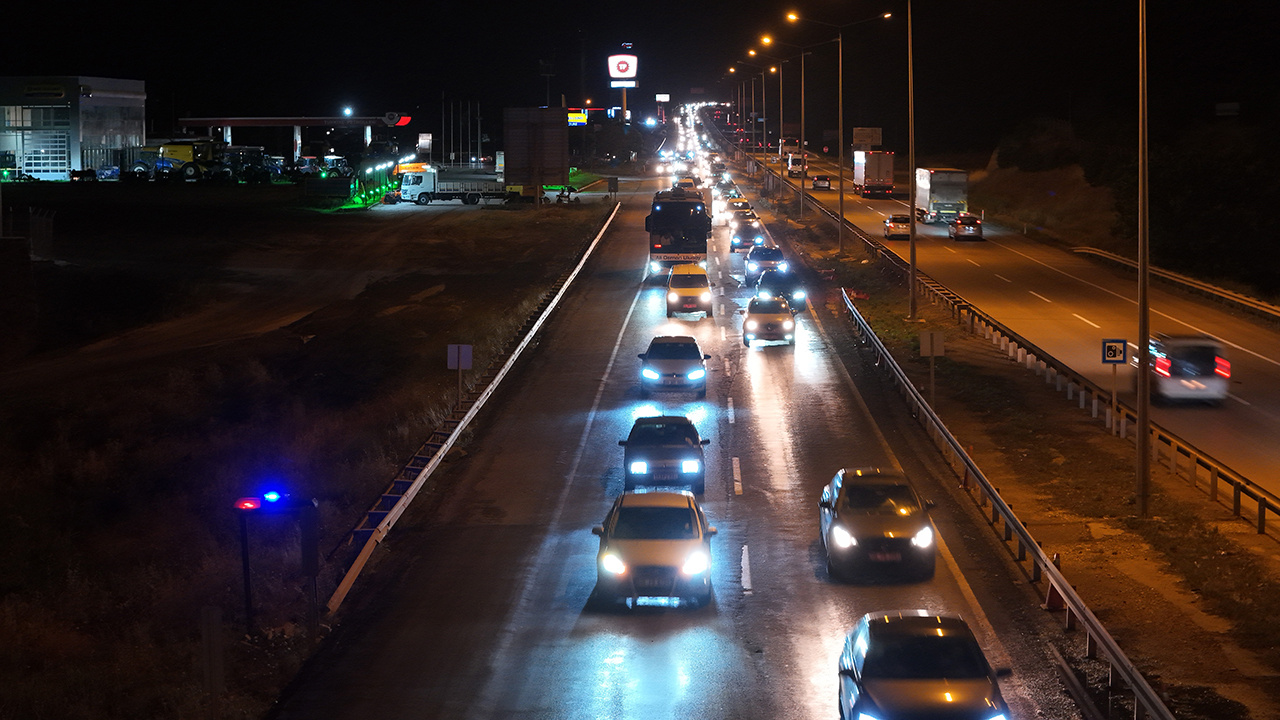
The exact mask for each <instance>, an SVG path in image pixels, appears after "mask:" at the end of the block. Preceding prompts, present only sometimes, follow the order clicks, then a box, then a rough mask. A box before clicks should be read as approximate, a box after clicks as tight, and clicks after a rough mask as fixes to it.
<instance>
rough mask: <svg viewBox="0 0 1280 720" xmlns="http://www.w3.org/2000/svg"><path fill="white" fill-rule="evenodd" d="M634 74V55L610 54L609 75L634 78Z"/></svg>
mask: <svg viewBox="0 0 1280 720" xmlns="http://www.w3.org/2000/svg"><path fill="white" fill-rule="evenodd" d="M635 76H636V56H635V55H610V56H609V77H611V78H634V77H635Z"/></svg>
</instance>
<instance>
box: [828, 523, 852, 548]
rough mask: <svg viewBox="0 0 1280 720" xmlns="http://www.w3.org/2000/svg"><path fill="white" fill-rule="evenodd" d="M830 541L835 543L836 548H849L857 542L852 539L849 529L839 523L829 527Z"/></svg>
mask: <svg viewBox="0 0 1280 720" xmlns="http://www.w3.org/2000/svg"><path fill="white" fill-rule="evenodd" d="M831 542H833V543H835V544H836V547H838V548H851V547H853V546H854V545H857V544H858V541H857V540H854V539H853V536H852V535H850V534H849V531H848V530H845V529H844V528H842V527H840V526H839V525H833V526H832V527H831Z"/></svg>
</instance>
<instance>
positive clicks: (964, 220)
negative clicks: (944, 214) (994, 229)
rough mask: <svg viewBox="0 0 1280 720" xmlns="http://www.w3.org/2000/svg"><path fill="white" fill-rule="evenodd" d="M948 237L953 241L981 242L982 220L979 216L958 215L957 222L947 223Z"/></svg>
mask: <svg viewBox="0 0 1280 720" xmlns="http://www.w3.org/2000/svg"><path fill="white" fill-rule="evenodd" d="M947 237H949V238H951V239H952V240H959V239H960V238H970V239H972V240H981V239H982V219H981V218H979V217H978V216H977V215H970V214H968V213H961V214H960V215H957V216H956V219H955V220H952V221H951V222H949V223H947Z"/></svg>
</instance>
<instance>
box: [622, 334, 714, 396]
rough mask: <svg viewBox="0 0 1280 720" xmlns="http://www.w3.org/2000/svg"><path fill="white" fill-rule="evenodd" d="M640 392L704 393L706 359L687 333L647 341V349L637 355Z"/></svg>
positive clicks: (707, 358)
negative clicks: (673, 391)
mask: <svg viewBox="0 0 1280 720" xmlns="http://www.w3.org/2000/svg"><path fill="white" fill-rule="evenodd" d="M638 357H639V358H640V361H641V363H642V364H641V365H640V392H641V394H643V395H647V394H649V392H651V391H653V390H694V391H696V392H697V393H698V397H706V396H707V362H706V361H707V360H710V359H711V356H710V355H705V354H703V352H702V348H700V347H698V341H697V340H696V339H694V338H692V337H690V336H688V335H659V336H658V337H655V338H654V339H653V340H651V341H649V349H648V350H646V351H645V352H642V353H640V355H638Z"/></svg>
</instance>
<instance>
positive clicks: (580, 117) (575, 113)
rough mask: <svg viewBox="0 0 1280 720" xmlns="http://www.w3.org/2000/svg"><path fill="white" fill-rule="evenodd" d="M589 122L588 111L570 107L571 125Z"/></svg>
mask: <svg viewBox="0 0 1280 720" xmlns="http://www.w3.org/2000/svg"><path fill="white" fill-rule="evenodd" d="M586 124H587V111H586V110H583V109H582V108H569V127H577V126H579V125H586Z"/></svg>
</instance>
